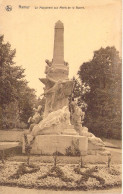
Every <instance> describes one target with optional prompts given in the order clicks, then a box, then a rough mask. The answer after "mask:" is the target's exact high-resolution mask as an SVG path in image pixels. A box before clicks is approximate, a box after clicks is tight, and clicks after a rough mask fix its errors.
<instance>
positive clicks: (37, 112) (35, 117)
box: [28, 105, 42, 131]
mask: <svg viewBox="0 0 123 194" xmlns="http://www.w3.org/2000/svg"><path fill="white" fill-rule="evenodd" d="M41 109H42V106H41V105H39V106H38V108H37V109H36V108H34V111H35V113H34V115H33V117H30V118H29V119H28V123H29V124H30V128H29V130H30V131H32V129H33V127H34V126H35V125H36V124H38V123H39V122H40V121H41V120H42V116H41V115H40V113H41Z"/></svg>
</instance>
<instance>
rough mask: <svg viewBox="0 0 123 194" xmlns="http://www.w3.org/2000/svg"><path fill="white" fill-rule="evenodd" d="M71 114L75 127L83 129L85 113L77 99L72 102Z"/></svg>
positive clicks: (79, 129)
mask: <svg viewBox="0 0 123 194" xmlns="http://www.w3.org/2000/svg"><path fill="white" fill-rule="evenodd" d="M71 115H72V124H73V125H74V127H75V129H76V130H77V131H78V132H80V131H81V130H82V122H83V120H84V116H85V113H84V112H82V110H81V108H80V107H79V106H78V105H77V102H75V101H73V102H72V103H71Z"/></svg>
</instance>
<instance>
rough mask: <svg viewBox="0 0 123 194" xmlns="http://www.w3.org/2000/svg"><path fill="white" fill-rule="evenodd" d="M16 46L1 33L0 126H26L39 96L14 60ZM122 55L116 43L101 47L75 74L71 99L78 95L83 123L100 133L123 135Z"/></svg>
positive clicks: (6, 127)
mask: <svg viewBox="0 0 123 194" xmlns="http://www.w3.org/2000/svg"><path fill="white" fill-rule="evenodd" d="M15 55H16V50H12V49H11V45H10V43H4V36H0V129H10V128H27V127H28V125H27V124H28V118H29V117H30V116H32V115H33V114H34V107H36V106H38V105H39V104H41V105H42V106H43V107H44V104H45V99H44V98H43V99H40V98H39V99H37V97H36V94H35V90H34V89H32V88H30V87H29V86H28V82H27V80H26V78H25V75H24V71H25V70H24V69H23V68H22V67H21V66H18V65H16V64H15V62H14V57H15ZM121 64H122V63H121V58H120V57H119V52H118V51H117V50H116V49H115V47H106V48H100V49H99V50H97V51H95V52H94V56H93V58H92V60H90V61H88V62H84V63H83V64H82V65H81V66H80V69H79V71H78V79H76V78H73V81H74V87H73V91H72V95H71V97H70V101H71V100H73V99H75V98H77V99H78V105H79V106H80V107H81V108H82V110H83V111H85V119H84V123H83V125H84V126H86V127H88V129H89V131H90V132H92V133H94V134H95V135H97V136H103V137H106V138H117V139H120V138H121Z"/></svg>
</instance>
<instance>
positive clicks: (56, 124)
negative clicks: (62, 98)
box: [31, 106, 71, 136]
mask: <svg viewBox="0 0 123 194" xmlns="http://www.w3.org/2000/svg"><path fill="white" fill-rule="evenodd" d="M69 126H71V123H70V112H69V108H68V107H67V106H64V107H63V108H62V109H59V110H57V111H54V112H51V113H49V114H48V116H47V117H46V118H44V119H43V120H42V121H40V122H39V124H37V125H35V126H34V128H33V130H32V132H31V135H33V136H36V135H39V134H40V135H41V134H61V133H62V131H63V129H64V128H65V127H69Z"/></svg>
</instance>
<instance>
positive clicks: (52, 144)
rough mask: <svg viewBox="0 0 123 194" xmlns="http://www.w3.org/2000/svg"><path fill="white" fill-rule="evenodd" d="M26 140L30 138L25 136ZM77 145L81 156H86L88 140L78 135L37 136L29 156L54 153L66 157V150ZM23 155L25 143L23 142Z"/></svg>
mask: <svg viewBox="0 0 123 194" xmlns="http://www.w3.org/2000/svg"><path fill="white" fill-rule="evenodd" d="M27 137H28V139H30V138H31V136H30V135H27ZM73 143H74V144H76V145H78V148H79V150H80V151H81V154H82V155H86V154H87V150H88V138H87V137H85V136H79V135H38V136H36V138H35V141H34V143H33V145H32V150H31V154H42V155H52V154H53V153H55V152H56V151H57V152H59V153H61V154H63V155H66V149H67V148H69V147H70V146H72V144H73ZM23 153H25V143H24V141H23Z"/></svg>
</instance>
